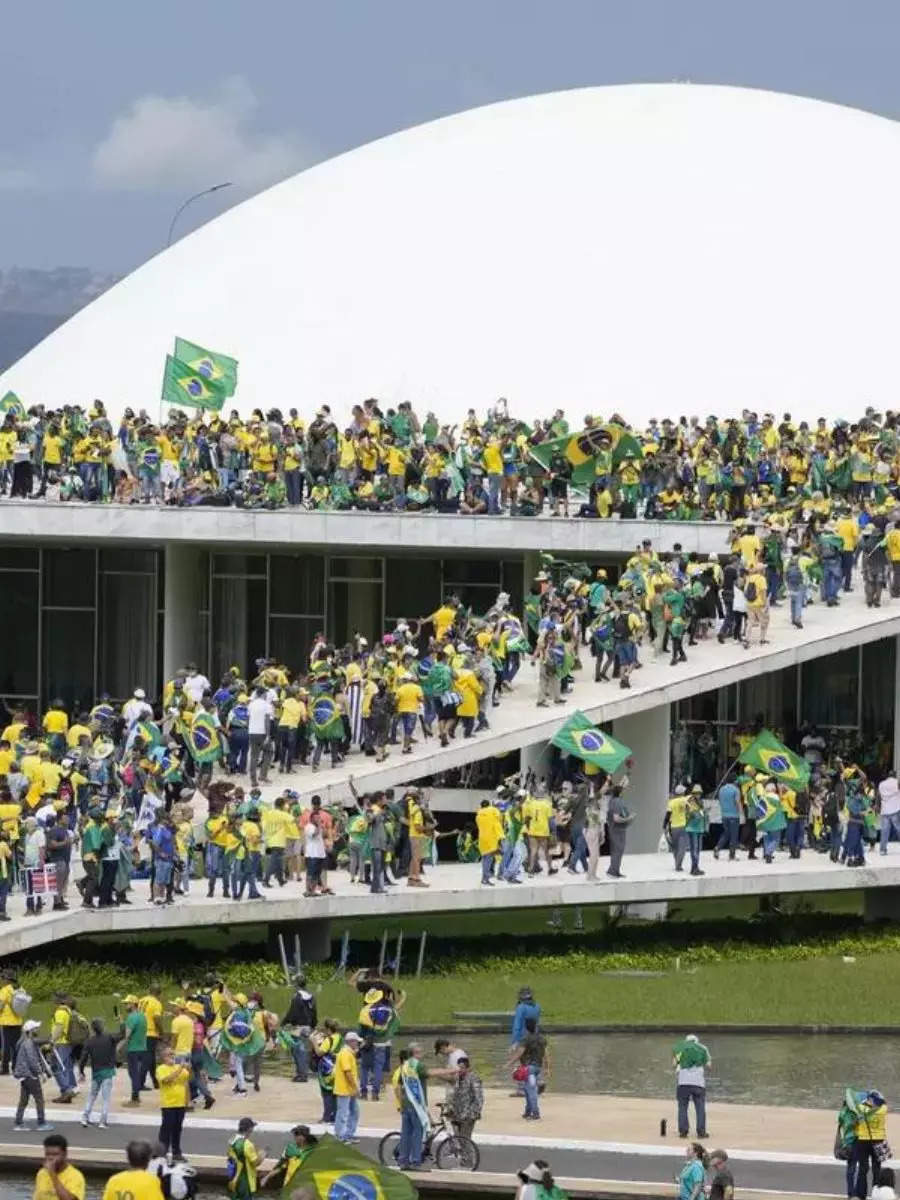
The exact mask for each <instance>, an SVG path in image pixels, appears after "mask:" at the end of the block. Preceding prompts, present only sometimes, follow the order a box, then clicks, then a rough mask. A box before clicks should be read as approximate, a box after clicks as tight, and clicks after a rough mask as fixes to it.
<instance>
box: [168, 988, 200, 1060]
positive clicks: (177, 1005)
mask: <svg viewBox="0 0 900 1200" xmlns="http://www.w3.org/2000/svg"><path fill="white" fill-rule="evenodd" d="M172 1007H173V1008H174V1009H175V1016H174V1017H173V1018H172V1024H171V1026H170V1037H171V1041H172V1052H173V1053H174V1055H175V1061H176V1062H177V1063H184V1064H186V1065H187V1066H190V1062H191V1050H192V1049H193V1046H194V1022H193V1020H192V1019H191V1016H190V1013H189V1012H188V1007H187V1001H186V1000H185V999H184V998H183V997H181V996H179V998H178V999H177V1000H173V1001H172Z"/></svg>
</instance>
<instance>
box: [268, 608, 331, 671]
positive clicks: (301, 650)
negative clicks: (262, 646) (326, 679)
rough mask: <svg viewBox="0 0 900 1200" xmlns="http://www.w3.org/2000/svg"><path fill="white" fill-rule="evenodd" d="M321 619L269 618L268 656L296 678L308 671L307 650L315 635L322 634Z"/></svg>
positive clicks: (323, 624)
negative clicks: (282, 665)
mask: <svg viewBox="0 0 900 1200" xmlns="http://www.w3.org/2000/svg"><path fill="white" fill-rule="evenodd" d="M324 629H325V623H324V621H323V620H322V618H321V617H270V618H269V655H270V657H272V658H275V659H277V660H278V662H280V663H284V665H285V666H286V667H287V668H288V669H289V670H290V671H291V672H292V673H293V674H294V675H295V676H296V675H305V674H306V672H307V671H308V670H309V648H310V646H311V645H312V640H313V638H314V637H315V635H316V634H317V633H323V632H324Z"/></svg>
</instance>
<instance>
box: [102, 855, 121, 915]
mask: <svg viewBox="0 0 900 1200" xmlns="http://www.w3.org/2000/svg"><path fill="white" fill-rule="evenodd" d="M118 867H119V864H118V861H117V860H115V859H109V858H104V859H103V861H102V862H101V863H100V905H101V907H103V908H106V907H107V906H108V905H110V904H112V902H113V885H114V884H115V882H116V871H117V870H118Z"/></svg>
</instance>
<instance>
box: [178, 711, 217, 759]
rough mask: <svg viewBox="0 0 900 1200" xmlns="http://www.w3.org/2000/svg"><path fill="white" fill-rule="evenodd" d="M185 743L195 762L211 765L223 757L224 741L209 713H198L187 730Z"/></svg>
mask: <svg viewBox="0 0 900 1200" xmlns="http://www.w3.org/2000/svg"><path fill="white" fill-rule="evenodd" d="M185 741H186V742H187V746H188V749H189V750H190V752H191V757H192V758H193V760H194V762H197V763H201V764H202V763H211V762H216V760H217V759H219V758H221V757H222V739H221V737H220V736H219V731H218V729H217V728H216V723H215V721H214V719H213V717H212V715H211V714H210V713H208V712H199V713H197V715H196V716H195V717H194V720H193V721H192V722H191V724H190V726H188V727H187V728H186V729H185Z"/></svg>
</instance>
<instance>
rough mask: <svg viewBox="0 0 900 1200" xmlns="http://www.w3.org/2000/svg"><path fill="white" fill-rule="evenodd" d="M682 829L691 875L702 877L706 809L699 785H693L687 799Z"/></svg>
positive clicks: (703, 872)
mask: <svg viewBox="0 0 900 1200" xmlns="http://www.w3.org/2000/svg"><path fill="white" fill-rule="evenodd" d="M684 829H685V833H686V834H687V836H688V849H689V850H690V852H691V874H692V875H704V874H706V872H705V871H701V870H700V849H701V847H702V845H703V835H704V833H706V809H705V808H704V805H703V789H702V788H701V786H700V784H699V783H695V784H694V786H693V787H692V788H691V793H690V795H689V796H688V798H687V809H686V811H685V825H684Z"/></svg>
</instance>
